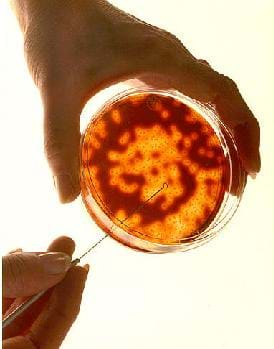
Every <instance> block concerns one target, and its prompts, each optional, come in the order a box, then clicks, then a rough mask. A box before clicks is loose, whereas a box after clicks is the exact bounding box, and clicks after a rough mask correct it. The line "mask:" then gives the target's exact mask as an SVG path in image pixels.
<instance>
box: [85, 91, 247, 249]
mask: <svg viewBox="0 0 274 349" xmlns="http://www.w3.org/2000/svg"><path fill="white" fill-rule="evenodd" d="M80 182H81V190H82V199H83V202H84V204H85V206H86V208H87V210H88V212H89V214H90V216H91V217H92V218H93V219H94V220H95V222H96V223H97V225H98V226H99V227H100V228H101V229H102V230H103V231H104V232H106V233H107V234H109V235H110V236H111V237H113V238H114V239H116V240H117V241H119V242H121V243H123V244H124V245H126V246H128V247H131V248H134V249H137V250H141V251H146V252H154V253H165V252H175V251H185V250H188V249H191V248H194V247H197V246H199V245H201V244H203V243H205V242H207V241H209V240H210V239H212V238H213V237H214V236H216V234H217V233H218V232H219V231H220V229H222V228H223V227H224V226H225V225H226V224H227V223H228V221H229V220H230V219H231V217H232V216H233V214H234V213H235V211H236V210H237V207H238V205H239V203H240V199H241V196H242V193H243V191H244V187H245V184H246V173H245V172H244V170H243V168H242V166H241V162H240V160H239V157H238V152H237V148H236V145H235V143H234V140H233V137H232V135H231V134H230V132H229V131H228V130H227V128H226V127H225V125H223V123H222V122H221V121H220V119H219V117H218V115H217V114H216V112H215V110H214V108H212V107H211V106H205V105H202V104H200V103H198V102H197V101H195V100H193V99H191V98H189V97H187V96H185V95H183V94H182V93H180V92H178V91H176V90H160V89H159V90H157V89H154V88H150V87H147V86H146V87H140V88H139V87H138V88H130V89H127V90H125V91H122V92H119V93H118V94H116V95H115V96H114V97H112V98H110V99H108V100H107V101H106V102H105V103H104V104H103V105H102V106H101V107H100V108H99V110H98V111H97V112H96V113H94V115H93V116H92V117H91V119H90V122H89V124H88V126H87V128H86V129H85V131H84V132H83V135H82V142H81V173H80Z"/></svg>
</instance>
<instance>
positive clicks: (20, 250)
mask: <svg viewBox="0 0 274 349" xmlns="http://www.w3.org/2000/svg"><path fill="white" fill-rule="evenodd" d="M21 252H23V250H22V248H16V249H14V250H12V251H10V252H9V253H10V254H15V253H21Z"/></svg>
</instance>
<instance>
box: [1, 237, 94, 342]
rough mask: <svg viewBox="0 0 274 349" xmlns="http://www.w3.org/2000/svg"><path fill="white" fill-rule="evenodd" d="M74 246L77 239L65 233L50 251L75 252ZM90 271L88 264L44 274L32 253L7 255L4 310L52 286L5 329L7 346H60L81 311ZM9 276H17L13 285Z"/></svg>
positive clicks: (5, 260) (8, 309)
mask: <svg viewBox="0 0 274 349" xmlns="http://www.w3.org/2000/svg"><path fill="white" fill-rule="evenodd" d="M74 248H75V244H74V241H73V240H71V239H70V238H68V237H64V236H63V237H60V238H58V239H56V240H54V241H53V242H52V243H51V244H50V245H49V247H48V250H47V251H48V252H63V253H65V254H67V255H69V256H71V255H72V253H73V251H74ZM39 254H41V252H39ZM34 257H35V256H34ZM18 271H20V272H18ZM33 273H35V275H36V277H35V278H33V277H32V276H33ZM87 274H88V265H86V266H84V267H80V266H75V267H72V268H70V269H69V270H68V271H67V272H63V273H60V274H58V275H55V276H52V275H45V274H43V275H42V274H41V272H40V270H39V269H38V266H37V264H36V263H34V259H33V258H31V257H30V254H27V256H26V255H25V254H24V253H23V252H21V251H19V252H18V251H16V252H15V253H11V254H9V255H8V256H5V257H3V279H4V282H3V290H2V291H3V292H2V293H3V296H4V298H3V299H2V303H3V314H7V313H8V312H10V311H11V310H12V309H13V308H14V307H16V306H17V305H18V304H20V303H21V302H22V300H24V299H25V298H24V297H26V296H30V295H32V294H34V293H36V292H37V290H42V289H48V288H49V287H51V288H50V289H49V291H47V292H46V294H45V295H44V296H42V297H41V298H40V299H39V300H38V301H36V302H35V303H34V304H33V305H32V306H30V308H28V309H27V310H26V311H25V312H24V313H23V314H22V315H20V316H19V317H18V318H17V319H16V320H14V322H12V323H11V324H10V325H9V326H7V327H6V328H5V329H4V331H3V343H2V344H3V349H21V348H22V349H36V348H39V349H56V348H59V347H60V345H61V343H62V341H63V339H64V338H65V336H66V334H67V332H68V331H69V329H70V327H71V325H72V324H73V322H74V321H75V319H76V317H77V315H78V313H79V310H80V304H81V298H82V293H83V290H84V286H85V282H86V278H87ZM5 280H13V283H12V285H13V287H9V285H8V282H5ZM22 285H24V287H22ZM34 291H35V292H34Z"/></svg>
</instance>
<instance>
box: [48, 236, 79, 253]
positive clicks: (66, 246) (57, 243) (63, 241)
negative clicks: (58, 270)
mask: <svg viewBox="0 0 274 349" xmlns="http://www.w3.org/2000/svg"><path fill="white" fill-rule="evenodd" d="M74 250H75V242H74V240H73V239H72V238H70V237H69V236H65V235H64V236H60V237H58V238H57V239H55V240H53V241H52V242H51V244H50V245H49V247H48V251H49V252H63V253H66V254H67V255H69V256H72V254H73V252H74Z"/></svg>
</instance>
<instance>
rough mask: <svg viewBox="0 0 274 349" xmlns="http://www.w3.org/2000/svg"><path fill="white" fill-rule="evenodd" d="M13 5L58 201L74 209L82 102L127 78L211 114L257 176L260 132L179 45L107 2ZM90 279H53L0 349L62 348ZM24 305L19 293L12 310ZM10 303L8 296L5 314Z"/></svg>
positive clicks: (221, 82) (39, 0) (80, 271)
mask: <svg viewBox="0 0 274 349" xmlns="http://www.w3.org/2000/svg"><path fill="white" fill-rule="evenodd" d="M11 4H12V7H13V9H14V12H15V14H16V16H17V18H18V22H19V24H20V27H21V30H22V33H23V37H24V50H25V56H26V61H27V64H28V67H29V71H30V74H31V76H32V78H33V80H34V82H35V84H36V85H37V87H38V88H39V90H40V94H41V98H42V102H43V106H44V144H45V154H46V157H47V159H48V162H49V166H50V168H51V170H52V173H53V176H54V182H55V186H56V189H57V191H58V193H59V197H60V200H61V202H63V203H67V202H71V201H73V200H74V199H75V198H76V197H77V196H78V194H79V192H80V185H79V143H80V114H81V111H82V109H83V107H84V105H85V103H86V102H87V101H88V100H89V99H90V98H91V97H92V96H93V95H94V94H96V93H97V92H98V91H99V90H100V89H102V88H104V87H107V86H109V85H110V84H112V83H116V82H120V81H123V80H126V79H129V78H133V77H134V78H138V77H139V78H140V79H142V80H143V81H145V82H147V83H149V84H150V85H151V86H153V85H156V84H157V86H158V87H161V88H176V89H178V90H179V91H181V92H183V93H184V94H186V95H188V96H190V97H192V98H195V99H196V100H198V101H200V102H203V103H211V104H212V105H214V106H215V107H216V110H217V112H218V113H219V115H220V118H221V119H222V121H223V122H224V124H225V125H226V126H227V128H228V129H229V130H230V131H231V133H232V134H233V136H234V138H235V142H236V144H237V146H238V150H239V154H240V158H241V161H242V164H243V167H244V168H245V170H246V172H247V173H249V174H250V175H254V174H256V173H257V172H259V170H260V155H259V141H260V139H259V138H260V132H259V125H258V122H257V120H256V119H255V117H254V115H253V114H252V112H251V111H250V110H249V108H248V106H247V105H246V103H245V102H244V100H243V98H242V97H241V95H240V92H239V90H238V88H237V86H236V84H235V83H234V82H233V81H232V80H231V79H230V78H228V77H226V76H224V75H222V74H220V73H218V72H216V71H215V70H214V69H213V68H212V67H210V66H209V65H208V63H207V62H205V61H204V60H200V59H196V58H195V57H194V56H193V55H192V54H191V53H190V52H189V51H188V50H187V49H186V48H185V47H184V46H183V44H182V43H181V42H180V41H179V40H178V39H177V38H176V37H175V36H173V35H172V34H170V33H168V32H166V31H164V30H162V29H160V28H157V27H154V26H151V25H149V24H147V23H144V22H142V21H140V20H139V19H137V18H135V17H133V16H131V15H129V14H127V13H125V12H123V11H121V10H119V9H118V8H116V7H114V6H112V5H111V4H110V3H108V2H107V1H104V0H67V1H59V0H50V1H48V0H11ZM49 250H50V251H63V252H66V253H67V254H69V255H71V254H72V252H73V250H74V243H73V242H72V241H71V240H70V239H69V240H68V238H61V239H59V240H56V241H55V242H53V243H52V244H51V245H50V247H49ZM86 275H87V270H86V269H85V268H81V267H73V268H71V269H70V270H69V271H68V272H67V273H66V274H64V275H62V277H61V278H60V279H58V280H57V279H56V280H55V282H56V283H57V282H59V283H58V284H57V285H56V286H55V287H54V288H53V289H52V290H50V291H49V292H47V294H46V295H45V297H43V298H42V299H41V300H40V301H38V302H37V303H36V304H35V305H34V307H32V310H33V311H31V312H25V313H24V315H22V318H18V320H17V321H16V322H15V323H14V324H12V325H11V326H10V327H9V328H7V331H5V332H4V338H5V339H4V342H3V348H5V349H7V348H9V349H11V348H12V349H15V348H16V349H18V348H24V349H28V348H30V349H34V348H47V349H53V348H58V347H59V346H60V344H61V343H62V340H63V339H64V337H65V335H66V333H67V332H68V330H69V328H70V326H71V324H72V323H73V321H74V320H75V318H76V316H77V314H78V312H79V307H80V302H81V295H82V292H83V288H84V283H85V279H86ZM11 277H12V275H6V278H7V279H9V278H11ZM61 280H62V281H61ZM50 286H52V280H51V284H49V287H50ZM4 287H5V286H4ZM39 287H40V288H41V285H40V286H39V285H38V288H39ZM43 287H44V285H43ZM19 290H20V288H19ZM64 291H65V292H64ZM25 295H26V294H24V296H25ZM12 296H13V297H14V296H15V294H13V295H12ZM21 296H22V294H20V292H19V293H18V294H16V297H15V302H20V299H18V298H17V297H21ZM13 302H14V298H10V297H9V296H8V294H6V298H5V299H4V300H3V304H4V310H5V311H7V310H9V309H10V306H12V304H14V303H13ZM45 304H47V306H46V307H44V306H45Z"/></svg>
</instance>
